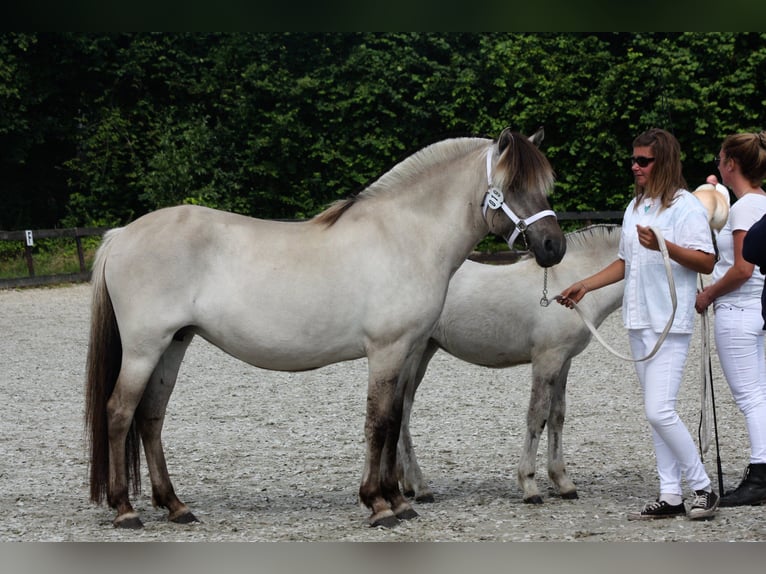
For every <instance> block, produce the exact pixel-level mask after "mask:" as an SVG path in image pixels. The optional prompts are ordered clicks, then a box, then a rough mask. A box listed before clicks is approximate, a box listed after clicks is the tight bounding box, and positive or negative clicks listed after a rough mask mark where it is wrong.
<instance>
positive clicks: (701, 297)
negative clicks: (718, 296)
mask: <svg viewBox="0 0 766 574" xmlns="http://www.w3.org/2000/svg"><path fill="white" fill-rule="evenodd" d="M714 300H715V299H714V298H713V297H712V296H711V295H710V286H709V285H708V286H707V287H705V288H704V289H703V290H702V291H697V299H696V300H695V301H694V308H695V309H696V310H697V313H702V312H703V311H704V310H705V309H707V308H708V307H710V305H711V304H712V303H713V301H714Z"/></svg>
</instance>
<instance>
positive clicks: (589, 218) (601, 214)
mask: <svg viewBox="0 0 766 574" xmlns="http://www.w3.org/2000/svg"><path fill="white" fill-rule="evenodd" d="M622 215H623V212H622V211H584V212H577V213H571V212H565V213H558V214H557V217H558V219H559V221H583V222H586V223H596V222H602V221H621V220H622ZM107 229H108V228H106V227H75V228H70V229H37V230H26V231H0V241H20V242H22V243H23V244H24V257H25V259H26V262H27V271H28V274H27V275H26V276H24V277H13V278H9V279H2V278H0V289H12V288H17V287H40V286H43V285H54V284H57V283H77V282H81V281H89V280H90V269H88V268H87V266H86V263H85V253H84V251H83V246H82V238H83V237H94V236H102V235H103V234H104V233H105V232H106V231H107ZM50 238H72V239H73V240H74V242H75V244H76V246H77V257H78V260H79V264H80V271H79V272H78V273H66V274H59V275H37V274H36V273H35V263H34V255H33V249H32V248H33V246H34V241H35V240H37V239H50ZM519 257H520V254H519V252H517V251H500V252H495V253H481V252H474V253H472V254H471V255H470V257H469V259H472V260H474V261H481V262H487V263H512V262H514V261H516V260H517V259H518V258H519Z"/></svg>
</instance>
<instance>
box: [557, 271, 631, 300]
mask: <svg viewBox="0 0 766 574" xmlns="http://www.w3.org/2000/svg"><path fill="white" fill-rule="evenodd" d="M621 279H625V261H624V260H623V259H616V260H614V261H612V262H611V263H610V264H609V265H607V266H606V267H604V268H603V269H602V270H601V271H598V272H597V273H594V274H593V275H591V276H590V277H586V278H585V279H583V280H582V281H578V282H577V283H573V284H572V285H570V286H569V287H567V288H566V289H564V290H563V291H562V292H561V294H560V296H559V298H558V299H557V301H558V302H559V304H561V305H564V306H565V307H569V308H570V309H571V308H572V307H573V305H574V303H579V302H580V300H581V299H582V298H583V297H585V294H586V293H587V292H588V291H594V290H596V289H601V287H606V286H607V285H611V284H612V283H617V282H618V281H620V280H621Z"/></svg>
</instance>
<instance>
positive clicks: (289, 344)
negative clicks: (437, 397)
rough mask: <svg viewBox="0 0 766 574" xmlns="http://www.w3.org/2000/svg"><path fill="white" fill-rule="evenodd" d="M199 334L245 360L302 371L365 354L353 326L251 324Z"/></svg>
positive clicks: (257, 364)
mask: <svg viewBox="0 0 766 574" xmlns="http://www.w3.org/2000/svg"><path fill="white" fill-rule="evenodd" d="M196 331H197V332H198V333H199V335H200V336H201V337H202V338H204V339H205V340H207V341H208V342H210V343H212V344H213V345H215V346H216V347H218V348H220V349H221V350H222V351H224V352H226V353H228V354H229V355H232V356H233V357H236V358H238V359H240V360H242V361H245V362H246V363H249V364H251V365H254V366H256V367H259V368H262V369H269V370H274V371H306V370H310V369H317V368H319V367H323V366H325V365H330V364H332V363H339V362H341V361H349V360H353V359H359V358H361V357H363V356H364V355H365V351H364V344H363V339H362V336H361V335H355V334H354V329H352V328H350V327H349V329H346V330H345V331H338V330H334V329H333V330H325V331H324V332H323V333H322V334H321V335H318V334H317V332H316V330H315V329H314V328H311V327H309V326H308V324H307V326H306V328H304V329H288V330H283V329H280V328H278V327H277V326H276V325H274V324H272V325H269V324H263V323H261V324H260V325H257V324H251V325H249V328H247V329H242V328H236V327H233V326H232V325H229V327H228V328H227V329H226V330H223V331H219V330H205V329H204V328H198V329H197V330H196Z"/></svg>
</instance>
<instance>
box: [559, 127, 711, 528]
mask: <svg viewBox="0 0 766 574" xmlns="http://www.w3.org/2000/svg"><path fill="white" fill-rule="evenodd" d="M630 159H631V165H632V171H633V177H634V180H635V197H634V198H633V199H632V200H631V202H630V204H629V205H628V207H627V208H626V210H625V214H624V216H623V220H622V237H621V239H620V247H619V250H618V254H617V255H618V257H617V259H616V260H615V261H614V262H612V263H610V264H609V265H607V266H606V267H605V268H603V269H602V270H601V271H599V272H597V273H595V274H594V275H591V276H590V277H587V278H585V279H583V280H582V281H579V282H577V283H575V284H573V285H571V286H570V287H568V288H567V289H565V290H564V291H562V292H561V297H560V299H559V302H560V303H561V304H562V305H565V306H566V307H569V308H572V306H573V304H574V303H577V302H578V301H580V300H581V299H582V298H583V297H584V296H585V294H586V293H587V292H588V291H593V290H595V289H599V288H601V287H604V286H606V285H610V284H612V283H616V282H617V281H620V280H621V279H625V291H624V295H623V303H622V317H623V323H624V325H625V327H626V329H627V330H628V335H629V340H630V348H631V352H632V354H633V357H634V359H639V358H644V357H646V356H647V355H648V354H649V353H650V352H651V350H652V349H653V348H654V347H655V344H656V342H657V340H658V339H659V337H660V334H661V333H662V331H663V330H664V328H665V325H666V323H667V322H668V319H669V318H670V316H671V314H672V311H673V305H672V300H671V297H670V293H669V291H668V280H667V276H666V270H665V264H664V261H663V256H662V254H661V252H660V248H659V243H658V240H657V237H656V236H655V234H654V231H653V230H652V229H651V227H654V228H656V229H658V230H659V231H660V233H661V234H662V236H663V238H664V239H665V244H666V246H667V251H668V255H669V256H670V259H671V267H672V271H673V280H674V283H675V287H676V299H677V309H676V313H675V318H674V320H673V324H672V326H671V328H670V331H669V332H668V334H667V337H666V339H665V341H664V342H663V344H662V346H661V347H660V348H659V350H658V352H657V353H656V354H655V355H654V356H653V357H652V358H651V359H648V360H646V361H638V362H636V363H635V365H636V373H637V374H638V380H639V382H640V383H641V388H642V391H643V394H644V412H645V413H646V417H647V420H648V421H649V424H650V426H651V429H652V436H653V439H654V450H655V455H656V459H657V461H656V462H657V472H658V474H659V479H660V489H659V496H658V498H657V499H656V500H655V501H653V502H649V503H647V504H645V505H644V507H643V508H642V509H641V511H640V512H638V513H635V514H630V515H629V516H628V519H630V520H650V519H655V518H669V517H674V516H683V515H686V516H688V518H690V519H691V520H699V519H707V518H712V517H713V516H714V515H715V513H716V509H717V508H718V503H719V499H718V495H717V494H716V493H715V492H714V491H713V488H712V484H711V481H710V478H709V477H708V475H707V472H706V471H705V467H704V466H703V464H702V461H701V460H700V457H699V455H698V454H697V449H696V446H695V444H694V440H693V439H692V437H691V435H690V434H689V431H688V430H687V428H686V426H685V425H684V423H683V421H681V419H680V417H679V416H678V413H677V412H676V409H675V404H676V396H677V395H678V390H679V388H680V386H681V381H682V378H683V370H684V364H685V362H686V355H687V353H688V350H689V343H690V341H691V337H692V333H693V331H694V320H695V317H696V315H695V313H694V298H695V293H696V281H697V274H698V273H710V272H711V271H712V270H713V266H714V264H715V254H714V248H713V242H712V236H711V232H710V227H709V225H708V221H707V212H706V211H705V208H704V207H703V206H702V204H701V203H700V202H699V201H698V200H697V199H696V198H694V197H693V196H692V194H691V193H689V192H688V191H687V190H686V181H685V180H684V178H683V175H682V173H681V148H680V145H679V143H678V140H677V139H676V138H675V137H674V136H673V135H672V134H670V133H669V132H667V131H665V130H661V129H651V130H649V131H647V132H644V133H643V134H641V135H639V136H638V137H637V138H636V139H635V140H634V141H633V157H631V158H630ZM682 477H685V478H686V482H687V484H688V486H689V487H690V488H691V489H692V490H693V491H694V496H693V498H692V502H691V504H690V506H689V509H688V511H687V510H686V507H685V506H684V500H683V489H682V486H681V480H682Z"/></svg>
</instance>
